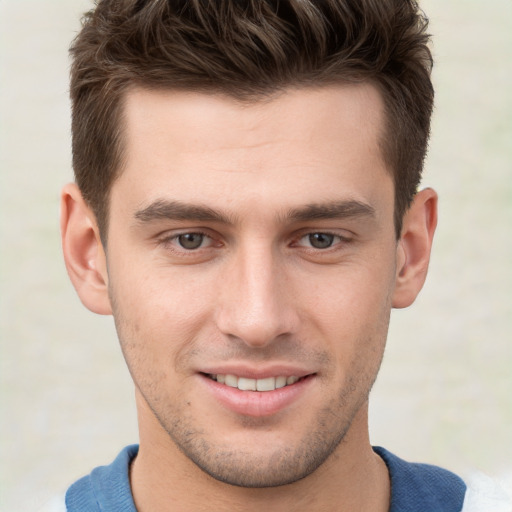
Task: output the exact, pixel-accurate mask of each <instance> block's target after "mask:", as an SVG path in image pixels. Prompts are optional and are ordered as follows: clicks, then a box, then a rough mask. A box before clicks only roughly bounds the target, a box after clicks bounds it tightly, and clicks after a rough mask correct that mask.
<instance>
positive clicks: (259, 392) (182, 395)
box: [106, 85, 397, 487]
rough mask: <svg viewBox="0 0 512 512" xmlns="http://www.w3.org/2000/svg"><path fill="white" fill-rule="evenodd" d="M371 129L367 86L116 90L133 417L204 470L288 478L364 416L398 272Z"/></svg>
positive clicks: (376, 124)
mask: <svg viewBox="0 0 512 512" xmlns="http://www.w3.org/2000/svg"><path fill="white" fill-rule="evenodd" d="M381 125H382V103H381V99H380V97H379V94H378V93H377V92H376V90H375V89H373V88H372V87H371V86H369V85H368V86H366V85H357V86H349V87H332V88H323V89H316V90H313V89H302V90H290V91H288V92H285V93H283V94H281V95H280V96H277V97H275V98H274V99H271V100H267V101H265V102H259V103H254V104H241V103H237V102H235V101H234V100H232V99H229V98H226V97H222V96H213V95H203V94H197V93H183V92H170V91H165V92H162V91H161V92H155V91H151V92H149V91H142V90H135V91H132V92H131V93H130V94H129V95H128V97H127V103H126V133H125V137H126V154H125V161H126V165H125V167H124V169H123V172H122V173H121V176H120V178H119V179H118V180H117V181H116V182H115V184H114V185H113V188H112V192H111V204H110V220H109V232H108V247H107V251H106V253H107V268H108V286H109V295H110V301H111V304H112V309H113V311H114V317H115V321H116V326H117V330H118V334H119V338H120V341H121V346H122V349H123V353H124V355H125V358H126V361H127V363H128V366H129V368H130V371H131V374H132V377H133V380H134V382H135V385H136V387H137V390H138V394H139V397H140V400H141V404H139V405H140V407H139V409H140V410H139V416H140V417H139V421H140V422H141V428H142V429H144V428H145V427H144V425H146V430H149V431H150V432H152V433H153V434H154V435H155V436H159V435H161V433H162V432H164V433H165V437H166V439H168V441H169V443H170V445H171V446H173V447H175V448H176V450H179V451H180V452H181V453H183V454H185V456H186V460H187V461H188V462H189V463H190V461H193V462H194V463H195V464H196V465H197V466H199V467H200V468H202V469H203V470H204V471H206V472H207V473H208V474H210V475H211V476H213V477H215V478H216V479H218V480H221V481H224V482H228V483H231V484H234V485H242V486H248V487H261V486H275V485H282V484H286V483H290V482H293V481H296V480H298V479H300V478H303V477H305V476H306V475H308V474H310V473H312V472H313V471H315V470H316V469H317V468H319V467H320V466H321V465H322V464H323V463H324V462H325V461H326V460H328V458H329V457H330V456H331V455H332V454H333V453H335V452H336V451H337V450H339V447H340V446H341V445H342V444H343V443H341V441H342V440H344V439H345V442H348V441H347V439H349V438H350V439H357V435H355V433H354V431H355V430H356V429H361V428H362V427H364V426H365V425H364V422H365V418H366V408H367V397H368V393H369V391H370V388H371V386H372V384H373V382H374V379H375V377H376V374H377V371H378V368H379V365H380V362H381V358H382V354H383V350H384V345H385V339H386V334H387V327H388V319H389V313H390V308H391V296H392V294H393V290H394V285H395V280H396V268H397V243H396V239H395V235H394V226H393V203H394V201H393V198H394V193H393V184H392V179H391V176H390V175H389V173H388V171H387V170H386V168H385V165H384V162H383V158H382V155H381V153H380V151H379V137H380V129H381ZM157 431H159V432H157ZM354 442H355V441H354ZM340 443H341V444H340Z"/></svg>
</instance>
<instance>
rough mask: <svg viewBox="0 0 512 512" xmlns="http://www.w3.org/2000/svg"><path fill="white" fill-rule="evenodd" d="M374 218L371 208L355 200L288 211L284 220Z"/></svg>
mask: <svg viewBox="0 0 512 512" xmlns="http://www.w3.org/2000/svg"><path fill="white" fill-rule="evenodd" d="M359 217H368V218H374V217H375V208H373V206H371V205H369V204H367V203H362V202H360V201H356V200H343V201H334V202H329V203H313V204H308V205H305V206H302V207H300V208H292V209H291V210H288V212H287V213H286V216H285V218H287V219H288V220H291V221H295V222H305V221H311V220H327V219H347V218H359Z"/></svg>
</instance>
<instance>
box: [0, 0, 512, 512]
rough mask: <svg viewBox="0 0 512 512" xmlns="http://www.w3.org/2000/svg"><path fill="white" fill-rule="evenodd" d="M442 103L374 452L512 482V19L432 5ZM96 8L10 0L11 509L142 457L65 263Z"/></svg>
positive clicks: (502, 11) (7, 348) (2, 104)
mask: <svg viewBox="0 0 512 512" xmlns="http://www.w3.org/2000/svg"><path fill="white" fill-rule="evenodd" d="M420 5H421V6H422V7H423V8H424V10H425V11H426V12H427V14H428V15H429V17H430V19H431V25H430V29H431V32H432V33H433V34H434V46H433V51H434V56H435V59H436V67H435V71H434V82H435V86H436V90H437V101H436V111H435V115H434V120H433V136H432V139H431V145H430V146H431V149H430V153H429V158H428V161H427V165H426V172H425V179H424V184H425V185H429V186H433V187H434V188H436V190H437V191H438V192H439V196H440V224H439V227H438V232H437V239H436V243H435V246H434V251H433V258H432V264H431V269H430V276H429V279H428V280H427V284H426V286H425V289H424V291H423V292H422V294H421V295H420V297H419V299H418V301H417V303H416V304H415V305H414V306H413V307H412V308H410V309H408V310H403V311H395V312H394V313H393V317H392V324H391V331H390V336H389V342H388V349H387V353H386V356H385V359H384V365H383V369H382V371H381V374H380V376H379V379H378V381H377V384H376V387H375V389H374V392H373V401H372V405H371V437H372V442H373V443H374V444H380V445H383V446H385V447H387V448H389V449H391V450H392V451H394V452H395V453H397V454H398V455H400V456H402V457H403V458H406V459H409V460H419V461H423V462H431V463H436V464H440V465H442V466H445V467H448V468H450V469H453V470H455V471H459V472H461V473H462V474H467V473H469V472H471V471H473V470H475V469H478V470H481V471H483V472H485V473H487V474H489V475H491V476H494V477H496V478H501V479H508V481H509V482H511V481H512V434H511V432H512V2H511V1H510V0H491V1H490V2H484V1H483V0H450V1H449V2H446V1H444V0H423V1H421V2H420ZM90 6H91V3H90V2H89V1H86V0H0V237H1V238H0V244H1V245H0V301H1V302H0V338H1V349H0V350H1V353H0V379H1V382H0V383H1V411H0V465H1V467H0V508H1V509H2V510H6V511H17V512H25V511H27V512H28V511H33V510H37V509H38V508H39V507H40V506H42V505H43V504H44V503H45V501H47V500H48V499H50V498H51V497H52V496H53V495H56V494H62V493H63V492H64V491H65V490H66V488H67V485H68V484H69V483H71V482H72V481H73V480H75V479H76V478H77V477H79V476H82V475H83V474H85V473H86V472H88V471H90V469H91V468H92V467H94V466H96V465H99V464H104V463H108V462H110V460H111V459H112V458H113V457H114V456H115V455H116V454H117V452H118V451H119V450H120V449H121V447H122V446H124V445H126V444H129V443H132V442H136V440H137V429H136V417H135V408H134V405H133V389H132V384H131V380H130V377H129V375H128V372H127V370H126V369H125V366H124V361H123V360H122V356H121V353H120V350H119V348H118V344H117V337H116V334H115V331H114V328H113V322H112V320H111V318H105V317H97V316H94V315H93V314H92V313H89V312H88V311H87V310H86V309H85V308H84V307H83V306H82V305H81V304H80V302H79V300H78V299H77V297H76V296H75V293H74V291H73V289H72V287H71V285H70V284H69V282H68V279H67V276H66V272H65V269H64V265H63V262H62V257H61V253H60V242H59V227H58V196H59V190H60V188H61V186H62V185H63V184H64V183H65V182H67V181H70V180H71V179H72V173H71V168H70V134H69V104H68V97H67V87H68V84H67V81H68V78H67V77H68V68H69V61H68V56H67V48H68V46H69V43H70V41H71V39H72V38H73V36H74V34H75V33H76V31H77V30H78V27H79V18H80V14H81V13H82V12H84V11H86V10H87V9H88V8H89V7H90Z"/></svg>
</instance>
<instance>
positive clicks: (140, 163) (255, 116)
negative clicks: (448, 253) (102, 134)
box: [112, 84, 392, 209]
mask: <svg viewBox="0 0 512 512" xmlns="http://www.w3.org/2000/svg"><path fill="white" fill-rule="evenodd" d="M124 114H125V115H124V120H125V126H124V133H125V159H124V161H125V166H124V170H123V172H122V174H121V177H120V179H119V180H118V182H117V183H115V184H114V186H113V190H112V195H113V197H112V199H113V200H114V198H115V196H116V194H117V195H118V196H121V195H122V198H123V200H124V201H131V202H132V203H133V205H134V207H137V208H140V207H141V206H143V204H144V203H150V202H151V201H155V200H158V199H160V198H162V197H163V198H169V199H177V200H180V201H185V202H194V203H198V202H201V203H208V205H209V206H213V207H217V206H220V204H212V203H215V202H219V203H220V202H222V203H223V206H224V207H226V205H227V204H232V205H233V207H234V208H235V207H237V205H238V206H240V205H244V204H245V205H246V206H247V205H249V204H254V205H256V204H258V205H261V204H262V203H265V205H266V207H267V208H274V209H278V208H279V206H280V205H281V206H283V207H284V206H287V207H290V208H293V207H296V206H300V205H301V204H306V203H318V202H319V201H328V200H337V199H338V198H339V197H338V196H340V195H341V196H347V197H349V198H350V199H355V200H362V201H364V202H369V201H370V200H372V201H375V200H382V198H380V199H379V196H383V198H384V199H385V200H386V201H388V202H389V201H391V202H392V196H391V198H390V197H388V196H389V194H388V193H387V192H388V189H389V185H390V183H391V181H390V176H389V173H388V172H387V170H386V167H385V164H384V160H383V158H382V155H381V150H380V139H381V130H382V127H383V120H382V117H383V105H382V99H381V97H380V94H379V92H378V91H377V89H376V88H374V87H373V86H371V85H369V84H359V85H348V86H345V85H344V86H332V87H323V88H316V89H313V88H303V89H290V90H287V91H285V92H283V93H280V94H279V95H276V96H274V97H271V98H267V99H265V100H262V101H257V102H240V101H236V100H235V99H233V98H230V97H227V96H223V95H214V94H203V93H193V92H181V91H168V90H157V91H155V90H151V91H149V90H144V89H134V90H132V91H130V92H129V93H128V94H127V97H126V101H125V112H124ZM380 182H386V183H385V185H386V186H384V187H382V183H380ZM121 189H122V190H121ZM116 191H117V192H116ZM121 192H122V194H121ZM391 193H392V190H391ZM365 195H366V196H368V195H370V196H375V197H363V196H365ZM112 206H114V205H112Z"/></svg>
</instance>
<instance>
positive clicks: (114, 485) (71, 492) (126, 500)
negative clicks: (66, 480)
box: [66, 445, 139, 512]
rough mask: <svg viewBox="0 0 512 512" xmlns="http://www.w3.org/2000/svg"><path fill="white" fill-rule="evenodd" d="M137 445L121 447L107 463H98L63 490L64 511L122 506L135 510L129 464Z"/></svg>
mask: <svg viewBox="0 0 512 512" xmlns="http://www.w3.org/2000/svg"><path fill="white" fill-rule="evenodd" d="M138 449H139V447H138V445H131V446H127V447H126V448H124V449H123V450H122V451H121V453H120V454H119V455H118V456H117V457H116V459H115V460H114V461H113V462H112V463H111V464H109V465H108V466H100V467H97V468H96V469H93V470H92V471H91V473H90V474H89V475H87V476H85V477H83V478H81V479H80V480H78V481H76V482H75V483H74V484H73V485H72V486H71V487H70V488H69V489H68V491H67V492H66V510H67V511H68V512H100V511H102V510H123V511H126V512H136V510H135V505H134V503H133V497H132V493H131V489H130V477H129V471H130V464H131V461H132V460H133V459H134V458H135V456H136V455H137V453H138Z"/></svg>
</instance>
